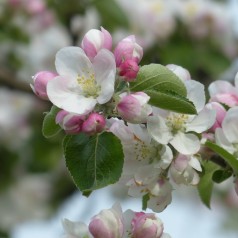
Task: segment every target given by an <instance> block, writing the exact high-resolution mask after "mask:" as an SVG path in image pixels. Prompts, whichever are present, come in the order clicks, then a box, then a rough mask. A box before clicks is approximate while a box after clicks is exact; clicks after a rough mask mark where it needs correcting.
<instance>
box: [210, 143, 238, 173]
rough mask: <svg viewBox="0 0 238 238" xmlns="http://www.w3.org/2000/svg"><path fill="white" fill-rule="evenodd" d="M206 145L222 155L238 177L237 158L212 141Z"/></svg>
mask: <svg viewBox="0 0 238 238" xmlns="http://www.w3.org/2000/svg"><path fill="white" fill-rule="evenodd" d="M205 145H206V146H207V147H208V148H210V149H211V150H213V151H214V152H216V153H217V154H218V155H220V156H221V157H222V158H223V159H224V160H225V161H226V162H227V164H228V165H229V166H230V167H231V168H232V169H233V171H234V173H235V174H237V175H238V160H237V158H236V157H235V156H233V155H232V154H230V153H229V152H228V151H226V150H225V149H223V148H222V147H220V146H218V145H216V144H214V143H212V142H211V141H207V142H206V143H205Z"/></svg>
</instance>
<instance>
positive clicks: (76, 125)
mask: <svg viewBox="0 0 238 238" xmlns="http://www.w3.org/2000/svg"><path fill="white" fill-rule="evenodd" d="M84 119H85V116H81V115H77V114H75V113H69V112H67V111H65V110H61V111H59V112H58V114H57V115H56V118H55V121H56V124H59V125H60V126H61V127H62V128H63V129H64V130H65V132H66V133H67V134H78V133H80V132H81V129H82V124H83V122H84Z"/></svg>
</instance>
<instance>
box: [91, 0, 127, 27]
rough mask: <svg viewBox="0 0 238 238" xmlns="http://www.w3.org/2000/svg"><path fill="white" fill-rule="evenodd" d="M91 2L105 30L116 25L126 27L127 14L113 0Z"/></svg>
mask: <svg viewBox="0 0 238 238" xmlns="http://www.w3.org/2000/svg"><path fill="white" fill-rule="evenodd" d="M92 3H93V5H94V6H95V7H96V9H97V11H98V12H99V14H100V17H101V21H102V23H101V24H102V26H103V27H105V28H106V29H107V30H109V31H113V30H114V29H117V28H118V26H120V27H125V28H128V26H129V23H128V19H127V16H126V14H125V13H124V11H123V10H122V9H121V7H120V6H119V5H118V4H117V2H115V0H100V1H98V0H94V1H93V2H92Z"/></svg>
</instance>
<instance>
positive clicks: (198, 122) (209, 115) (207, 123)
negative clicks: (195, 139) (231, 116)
mask: <svg viewBox="0 0 238 238" xmlns="http://www.w3.org/2000/svg"><path fill="white" fill-rule="evenodd" d="M215 119H216V111H215V110H213V109H209V108H206V107H205V108H204V109H203V110H202V111H200V113H199V114H198V115H197V116H195V117H194V119H193V120H192V121H191V122H190V123H188V125H187V126H186V131H187V132H188V131H194V132H197V133H201V132H204V131H206V130H207V129H209V128H211V127H212V125H213V124H214V122H215Z"/></svg>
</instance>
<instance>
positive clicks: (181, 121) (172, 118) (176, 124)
mask: <svg viewBox="0 0 238 238" xmlns="http://www.w3.org/2000/svg"><path fill="white" fill-rule="evenodd" d="M166 119H167V122H166V124H167V126H168V127H169V128H170V129H171V132H172V134H176V133H177V132H178V131H182V132H185V130H186V127H185V125H186V122H187V120H188V115H185V114H173V115H169V116H168V117H167V118H166Z"/></svg>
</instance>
